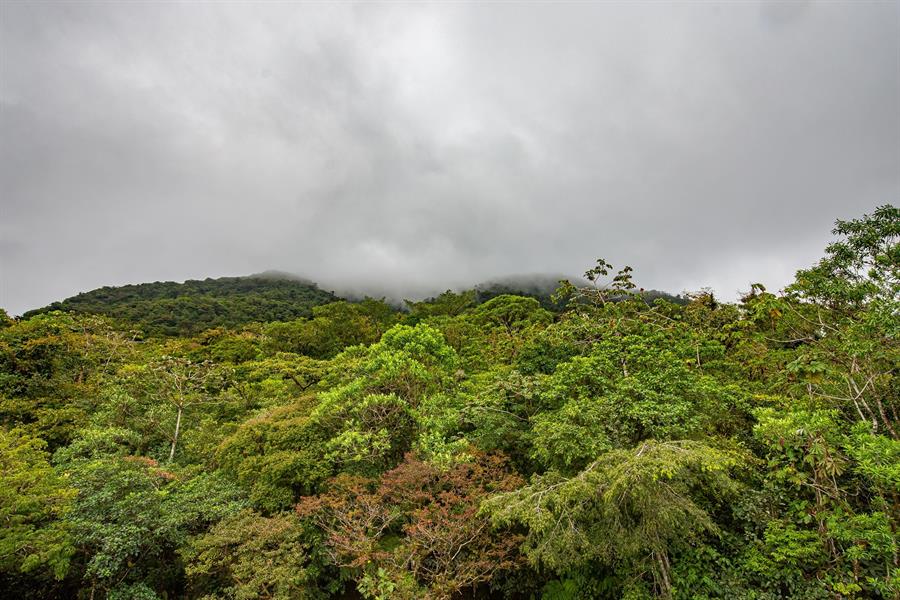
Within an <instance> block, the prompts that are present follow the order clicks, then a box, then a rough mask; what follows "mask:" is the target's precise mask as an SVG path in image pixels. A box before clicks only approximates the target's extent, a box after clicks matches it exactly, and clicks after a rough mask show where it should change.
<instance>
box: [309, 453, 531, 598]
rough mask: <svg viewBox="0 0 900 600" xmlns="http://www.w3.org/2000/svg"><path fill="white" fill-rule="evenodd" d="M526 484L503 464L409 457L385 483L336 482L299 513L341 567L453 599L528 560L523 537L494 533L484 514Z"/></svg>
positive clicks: (491, 459)
mask: <svg viewBox="0 0 900 600" xmlns="http://www.w3.org/2000/svg"><path fill="white" fill-rule="evenodd" d="M522 484H523V481H522V479H521V478H520V477H518V476H517V475H515V474H513V473H511V472H510V470H509V466H508V464H507V460H506V459H505V457H502V456H498V455H486V454H481V455H478V456H476V457H475V458H474V460H472V461H471V462H466V463H462V464H458V465H455V466H453V467H451V468H449V469H447V470H441V469H438V468H436V467H434V466H432V465H429V464H428V463H425V462H423V461H421V460H419V459H417V458H416V457H415V456H414V455H412V454H408V455H407V456H406V457H405V460H404V462H403V463H401V464H400V465H399V466H398V467H397V468H395V469H393V470H391V471H388V472H387V473H385V474H384V475H383V476H382V477H381V479H380V480H372V479H364V478H361V477H350V476H339V477H336V478H334V479H332V480H331V481H330V482H329V487H328V492H327V493H324V494H321V495H319V496H315V497H308V498H303V499H302V500H301V501H300V503H299V504H298V505H297V513H298V514H299V515H300V516H301V517H304V518H309V519H311V520H312V521H313V522H314V523H316V524H317V525H318V526H319V527H320V528H321V529H322V531H323V532H324V533H325V535H326V541H327V545H328V549H329V552H330V554H331V558H332V559H333V560H334V562H335V563H336V564H338V565H340V566H343V567H350V568H358V569H360V570H362V569H363V568H364V567H381V568H383V569H384V570H385V571H386V572H388V573H391V574H393V575H396V576H397V577H401V576H403V575H404V574H406V575H411V576H412V577H413V578H414V580H415V581H416V583H417V584H418V585H419V586H421V587H422V588H424V589H423V592H425V593H427V594H428V595H429V597H432V598H449V597H450V596H452V595H454V594H455V593H457V592H459V591H460V590H463V589H466V588H471V587H474V586H477V585H478V584H480V583H484V582H487V581H490V580H491V579H492V578H493V577H494V575H495V574H496V573H498V572H500V571H504V570H508V569H511V568H514V567H515V566H516V565H517V564H518V563H519V561H520V560H521V557H520V555H519V554H518V546H519V545H520V544H521V542H522V539H521V537H520V536H517V535H514V534H511V533H509V532H496V531H494V530H492V528H491V524H490V521H489V520H488V519H487V518H485V517H483V516H481V515H479V514H478V509H479V507H480V505H481V501H482V500H483V499H485V498H486V497H488V496H490V495H493V494H495V493H498V492H503V491H509V490H512V489H515V488H517V487H520V486H521V485H522Z"/></svg>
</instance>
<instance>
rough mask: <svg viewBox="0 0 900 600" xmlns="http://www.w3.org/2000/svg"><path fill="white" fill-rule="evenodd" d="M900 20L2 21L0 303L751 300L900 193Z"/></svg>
mask: <svg viewBox="0 0 900 600" xmlns="http://www.w3.org/2000/svg"><path fill="white" fill-rule="evenodd" d="M898 107H900V4H898V3H897V2H870V3H867V2H852V3H850V2H848V3H836V2H835V3H822V4H817V3H811V4H804V3H799V2H798V3H790V4H786V3H774V2H773V3H766V2H763V3H753V2H743V3H720V4H713V3H691V4H676V3H669V4H662V3H624V2H623V3H614V2H602V3H600V2H598V3H594V4H589V3H534V2H528V3H522V4H512V3H479V4H476V3H442V4H418V3H417V4H412V3H409V4H406V3H391V4H385V5H377V4H372V3H365V4H331V5H330V4H323V3H303V4H299V3H298V4H288V3H256V4H252V5H251V4H240V3H234V2H229V3H189V4H188V3H165V4H162V3H160V4H151V3H121V4H112V3H100V4H87V3H80V2H79V3H18V2H5V3H3V4H2V5H0V306H3V307H5V308H7V309H8V310H10V311H11V312H12V313H21V312H22V311H24V310H27V309H29V308H34V307H37V306H41V305H45V304H47V303H49V302H50V301H53V300H57V299H61V298H63V297H67V296H71V295H73V294H74V293H77V292H79V291H84V290H88V289H92V288H95V287H98V286H101V285H114V284H122V283H134V282H142V281H154V280H183V279H186V278H204V277H207V276H222V275H240V274H249V273H253V272H259V271H264V270H267V269H279V270H284V271H289V272H293V273H299V274H302V275H305V276H307V277H310V278H312V279H314V280H318V281H321V282H322V283H323V284H324V286H325V287H329V286H331V287H346V286H357V287H359V288H361V289H364V288H366V287H369V288H373V289H379V290H397V293H398V294H405V295H415V294H417V293H425V292H427V291H431V290H435V289H446V288H448V287H452V286H455V285H459V284H463V283H475V282H478V281H481V280H484V279H489V278H493V277H497V276H502V275H506V274H513V273H541V272H550V273H559V272H562V273H579V272H581V271H583V270H584V269H585V268H587V267H589V266H590V265H591V264H592V263H593V260H594V258H596V257H598V256H602V257H604V258H606V259H607V260H609V261H611V262H613V263H614V264H617V265H618V264H623V263H628V264H631V265H632V266H633V267H634V268H635V272H636V279H637V281H638V283H639V284H640V285H642V286H644V287H648V288H659V289H666V290H669V291H673V292H678V291H681V290H684V289H697V288H699V287H701V286H711V287H713V288H714V289H716V290H717V291H718V292H719V293H721V294H722V295H723V296H725V297H734V296H735V294H736V292H737V290H739V289H746V288H747V287H749V283H750V282H752V281H762V282H764V283H766V284H767V285H769V286H771V287H779V286H781V285H784V284H785V283H787V282H788V281H789V280H790V279H791V277H792V274H793V272H794V271H795V270H796V269H797V268H799V267H803V266H806V265H808V264H810V263H811V262H813V261H814V260H815V259H816V258H817V257H819V256H820V255H821V251H822V248H823V247H824V244H825V243H826V242H827V240H828V239H829V234H828V232H829V230H830V229H831V224H832V221H833V220H834V219H835V218H839V217H840V218H850V217H854V216H858V215H860V214H862V213H863V212H867V211H871V210H872V209H873V208H874V207H875V206H877V205H879V204H884V203H887V202H893V203H896V202H897V199H898V196H900V194H898V192H900V108H898Z"/></svg>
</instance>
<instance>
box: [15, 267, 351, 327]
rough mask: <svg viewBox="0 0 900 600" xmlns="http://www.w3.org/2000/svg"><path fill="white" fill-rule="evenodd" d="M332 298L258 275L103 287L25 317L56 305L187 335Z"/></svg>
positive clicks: (287, 313)
mask: <svg viewBox="0 0 900 600" xmlns="http://www.w3.org/2000/svg"><path fill="white" fill-rule="evenodd" d="M334 300H337V297H336V296H335V295H334V294H332V293H330V292H326V291H323V290H320V289H319V288H318V287H317V286H316V285H315V284H314V283H310V282H307V281H300V280H297V279H290V278H286V277H284V276H278V275H272V276H267V275H265V274H264V275H254V276H250V277H222V278H219V279H204V280H203V281H196V280H189V281H185V282H184V283H175V282H172V281H166V282H156V283H142V284H138V285H124V286H119V287H103V288H99V289H96V290H93V291H90V292H85V293H83V294H78V295H77V296H73V297H71V298H67V299H65V300H63V301H62V302H54V303H53V304H51V305H50V306H48V307H46V308H41V309H37V310H33V311H30V312H28V313H25V316H26V317H30V316H33V315H36V314H40V313H46V312H50V311H56V310H60V311H68V312H74V313H82V314H94V315H105V316H108V317H112V318H114V319H118V320H120V321H125V322H128V323H132V324H134V325H136V326H137V327H138V328H139V329H141V330H142V331H143V332H145V333H149V334H163V335H191V334H196V333H200V332H201V331H204V330H206V329H209V328H211V327H238V326H240V325H245V324H247V323H254V322H265V321H287V320H290V319H296V318H298V317H308V316H309V315H310V314H311V313H310V309H311V308H312V307H313V306H318V305H319V304H325V303H328V302H333V301H334Z"/></svg>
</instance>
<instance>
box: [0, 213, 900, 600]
mask: <svg viewBox="0 0 900 600" xmlns="http://www.w3.org/2000/svg"><path fill="white" fill-rule="evenodd" d="M834 233H835V235H836V236H837V239H836V241H835V242H834V243H832V244H831V245H829V246H828V247H827V248H826V251H825V256H824V257H823V258H822V260H821V261H819V262H818V263H817V264H816V265H814V266H812V267H811V268H809V269H806V270H803V271H800V272H799V273H798V274H797V277H796V281H795V282H794V283H793V284H792V285H790V286H788V287H787V288H786V289H785V290H783V291H782V292H780V293H777V294H776V293H772V292H769V291H767V290H766V289H765V288H764V287H763V286H762V285H759V284H756V285H753V286H752V288H751V289H750V290H749V291H748V293H747V294H746V295H745V296H744V297H743V298H741V300H740V301H739V302H737V303H723V302H720V301H718V300H717V299H716V298H715V297H714V296H713V295H712V293H710V292H709V291H701V292H697V293H694V294H689V295H687V296H686V297H685V299H684V302H671V301H668V300H666V299H664V298H648V296H647V295H646V294H644V293H642V291H641V290H640V289H639V288H637V287H636V284H635V283H634V282H633V280H632V277H633V274H632V272H631V269H629V268H627V267H626V268H623V269H621V270H618V271H616V270H615V269H614V268H613V267H612V266H611V265H609V264H608V263H606V262H605V261H603V260H599V261H598V262H597V264H596V266H594V267H593V268H591V269H590V270H589V271H588V272H587V273H586V274H585V277H586V278H587V280H588V281H589V282H590V283H591V284H592V285H588V286H583V287H578V286H574V285H572V284H566V283H564V284H563V285H562V286H560V288H559V291H558V294H557V295H556V296H555V297H554V299H553V300H552V301H550V302H541V301H539V300H538V299H536V298H534V297H527V296H521V295H513V294H488V295H484V294H483V292H482V291H479V290H473V291H470V292H462V293H454V292H446V293H444V294H442V295H440V296H438V297H436V298H433V299H431V300H427V301H424V302H410V303H408V305H407V306H406V307H405V310H402V311H401V310H399V309H397V308H394V307H391V306H389V305H388V304H386V303H384V302H382V301H376V300H371V299H368V300H365V301H362V302H356V303H349V302H341V301H336V302H335V301H332V302H328V300H333V299H332V298H328V297H326V296H325V295H322V294H323V293H322V292H319V291H317V290H316V289H315V288H304V289H306V290H307V293H306V294H305V295H304V294H303V293H301V290H300V288H292V287H290V286H286V287H279V286H280V285H281V284H278V285H275V286H274V287H272V286H270V285H269V284H265V285H263V284H261V283H259V284H257V283H254V281H253V280H228V281H226V282H225V283H222V280H218V282H212V283H209V282H189V284H185V285H188V286H189V287H190V288H191V289H192V290H194V291H193V292H192V295H189V297H190V298H191V299H190V300H186V301H185V302H187V305H188V306H191V307H194V308H192V309H191V310H194V309H195V308H196V307H198V306H201V304H200V303H199V302H200V300H198V299H203V298H205V299H206V300H209V301H210V302H213V303H216V302H220V303H223V304H224V305H228V304H229V303H231V302H234V304H230V306H231V308H230V309H229V310H232V311H233V312H227V315H230V316H228V317H222V315H221V314H219V316H217V317H216V318H215V319H214V320H212V321H210V320H208V319H207V318H206V317H205V316H202V315H199V314H198V316H197V317H196V320H191V319H193V318H194V317H191V316H190V314H191V311H190V310H188V311H187V312H184V313H177V312H175V313H174V314H171V315H169V314H168V313H167V312H166V311H167V310H169V309H168V308H166V307H167V306H169V304H166V302H171V303H173V304H172V307H173V308H172V309H171V310H172V311H175V308H174V306H175V304H177V303H178V302H180V301H181V299H180V297H178V295H179V294H180V293H181V292H179V291H177V290H174V291H172V294H173V296H172V297H168V296H166V295H165V294H166V293H167V292H164V291H163V290H164V289H167V288H166V286H167V285H169V284H151V286H150V287H146V288H145V287H142V286H131V287H130V288H128V289H125V288H120V289H119V290H115V291H111V290H106V291H103V290H99V291H98V292H95V293H92V294H88V295H84V297H79V298H81V299H73V300H70V301H66V303H63V304H62V305H61V307H62V308H66V309H68V310H69V311H70V312H62V311H41V312H39V313H36V314H33V315H30V316H28V317H26V318H23V319H17V320H12V319H9V318H7V317H6V315H5V313H2V314H0V518H2V522H3V527H2V529H0V589H2V590H4V591H5V592H6V594H5V595H6V596H9V597H23V598H24V597H28V598H57V597H67V598H68V597H71V598H84V599H88V598H90V599H97V600H102V599H107V598H108V599H110V600H114V599H147V600H151V599H154V598H209V599H212V598H232V599H250V598H272V599H275V598H277V599H293V598H298V599H299V598H310V599H314V598H329V597H334V598H354V597H355V598H368V599H387V598H400V599H404V598H408V599H412V598H432V599H450V598H488V597H491V598H535V599H537V598H544V599H547V600H551V599H552V600H562V599H581V598H584V599H590V598H596V599H606V598H609V599H612V598H653V597H661V598H748V599H758V600H769V599H776V598H804V599H817V598H823V599H824V598H898V597H900V548H898V539H897V537H898V530H897V528H898V525H900V437H898V432H900V418H898V417H900V376H898V366H900V342H898V333H900V210H898V209H897V208H895V207H892V206H884V207H881V208H878V209H877V210H876V211H875V212H874V213H873V214H871V215H866V216H863V217H862V218H860V219H858V220H853V221H847V222H843V221H839V222H838V223H837V227H836V228H835V230H834ZM204 285H208V286H212V287H214V288H215V287H216V286H220V285H222V286H225V287H228V286H232V287H233V291H234V294H231V295H228V294H225V295H223V294H219V295H218V296H215V294H212V293H210V294H212V295H213V296H215V298H210V297H208V295H204V294H205V292H202V290H203V289H206V288H204V287H203V286H204ZM256 285H259V286H260V287H258V288H254V286H256ZM153 286H156V287H153ZM160 286H161V287H160ZM242 286H243V287H242ZM179 289H180V288H179ZM254 289H256V291H254ZM239 290H243V291H239ZM291 290H294V291H291ZM220 291H221V288H220ZM295 292H296V293H297V294H299V295H298V296H292V295H291V294H294V293H295ZM218 293H219V292H216V294H218ZM128 294H134V296H133V297H132V296H128ZM479 294H481V295H479ZM151 297H152V298H151ZM182 297H184V296H182ZM76 300H77V301H76ZM163 300H165V302H163ZM204 301H205V300H204ZM192 302H193V303H192ZM313 305H316V306H313ZM240 307H254V308H252V310H251V309H250V308H247V311H246V312H244V309H243V308H240ZM278 307H283V309H282V308H278ZM198 310H199V309H198ZM213 312H214V311H213ZM216 314H218V313H216ZM223 314H224V313H223ZM102 315H109V316H112V317H114V318H111V319H110V318H107V317H105V316H102ZM241 315H243V316H241ZM166 319H170V320H168V321H167V320H166ZM134 323H137V324H141V325H143V326H146V327H148V328H149V329H148V331H150V332H151V333H168V334H175V333H178V334H179V335H169V336H168V337H165V336H163V337H154V336H140V335H135V332H134V331H132V328H133V327H134ZM208 325H215V326H214V327H208Z"/></svg>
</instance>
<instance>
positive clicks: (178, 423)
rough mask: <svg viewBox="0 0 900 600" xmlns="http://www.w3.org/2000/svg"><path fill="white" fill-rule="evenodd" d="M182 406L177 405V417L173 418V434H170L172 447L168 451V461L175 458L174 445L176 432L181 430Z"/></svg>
mask: <svg viewBox="0 0 900 600" xmlns="http://www.w3.org/2000/svg"><path fill="white" fill-rule="evenodd" d="M182 412H184V407H182V406H179V407H178V417H177V418H176V419H175V435H173V436H172V449H171V450H170V451H169V462H172V460H173V459H174V458H175V446H177V445H178V434H179V433H180V432H181V413H182Z"/></svg>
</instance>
